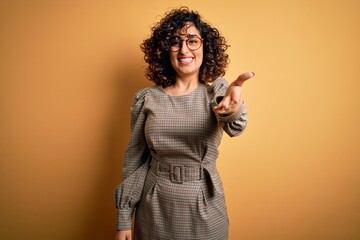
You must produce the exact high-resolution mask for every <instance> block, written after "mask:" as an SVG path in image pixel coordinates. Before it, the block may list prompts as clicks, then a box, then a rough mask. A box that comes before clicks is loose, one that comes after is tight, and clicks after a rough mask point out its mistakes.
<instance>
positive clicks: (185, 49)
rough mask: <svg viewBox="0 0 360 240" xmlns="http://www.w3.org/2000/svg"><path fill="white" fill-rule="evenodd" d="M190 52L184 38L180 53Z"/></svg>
mask: <svg viewBox="0 0 360 240" xmlns="http://www.w3.org/2000/svg"><path fill="white" fill-rule="evenodd" d="M188 52H189V48H188V46H187V44H186V41H185V40H182V41H181V46H180V53H182V54H185V53H188Z"/></svg>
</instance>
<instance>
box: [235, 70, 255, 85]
mask: <svg viewBox="0 0 360 240" xmlns="http://www.w3.org/2000/svg"><path fill="white" fill-rule="evenodd" d="M253 76H255V73H254V72H246V73H243V74H240V75H239V76H238V78H237V79H236V80H235V81H234V85H235V86H242V84H243V83H244V82H245V81H246V80H248V79H250V78H252V77H253Z"/></svg>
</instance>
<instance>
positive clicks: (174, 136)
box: [115, 78, 247, 240]
mask: <svg viewBox="0 0 360 240" xmlns="http://www.w3.org/2000/svg"><path fill="white" fill-rule="evenodd" d="M227 86H228V84H227V82H226V81H225V80H224V79H222V78H218V79H217V80H216V81H215V82H214V83H213V84H212V85H211V86H208V85H205V84H200V85H199V86H198V87H197V88H196V89H195V90H194V91H193V92H191V93H189V94H187V95H183V96H170V95H168V94H167V93H166V92H165V91H164V89H163V88H162V87H161V86H160V85H156V86H153V87H148V88H144V89H142V90H140V91H139V92H138V93H137V94H136V96H135V99H134V100H133V102H132V105H131V132H132V134H131V138H130V141H129V144H128V146H127V149H126V153H125V159H124V164H123V175H122V183H121V184H120V185H119V186H118V187H117V188H116V192H115V202H116V207H117V216H118V217H117V229H118V230H125V229H131V226H132V216H133V214H134V209H135V208H136V211H135V212H136V214H135V225H134V228H135V231H134V238H135V239H137V240H138V239H141V240H158V239H161V240H162V239H171V240H175V239H181V240H183V239H197V240H200V239H206V240H211V239H213V240H225V239H228V224H229V222H228V216H227V211H226V206H225V199H224V193H223V187H222V183H221V179H220V176H219V174H218V172H217V170H216V164H215V162H216V159H217V157H218V154H219V153H218V146H219V144H220V141H221V138H222V134H223V131H225V132H226V133H227V134H228V135H230V136H237V135H239V134H240V133H241V132H242V131H243V130H244V128H245V126H246V122H247V111H246V107H245V104H244V103H243V104H242V107H241V109H240V110H239V112H237V113H234V114H232V115H229V116H219V115H216V114H214V112H213V110H212V107H213V106H214V104H217V102H218V101H219V99H220V98H221V97H222V96H224V94H225V91H226V89H227Z"/></svg>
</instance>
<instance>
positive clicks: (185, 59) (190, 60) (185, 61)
mask: <svg viewBox="0 0 360 240" xmlns="http://www.w3.org/2000/svg"><path fill="white" fill-rule="evenodd" d="M193 60H194V58H193V57H186V58H179V62H181V63H191V62H192V61H193Z"/></svg>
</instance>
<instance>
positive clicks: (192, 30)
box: [176, 23, 201, 37]
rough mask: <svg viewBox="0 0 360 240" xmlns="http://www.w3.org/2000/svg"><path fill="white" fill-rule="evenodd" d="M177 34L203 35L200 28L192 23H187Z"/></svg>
mask: <svg viewBox="0 0 360 240" xmlns="http://www.w3.org/2000/svg"><path fill="white" fill-rule="evenodd" d="M176 35H179V36H187V35H197V36H199V37H200V36H201V35H200V32H199V30H198V29H197V28H196V27H195V26H194V25H193V24H191V23H187V24H186V25H185V26H184V27H183V28H182V29H180V30H179V31H178V32H177V33H176Z"/></svg>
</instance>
